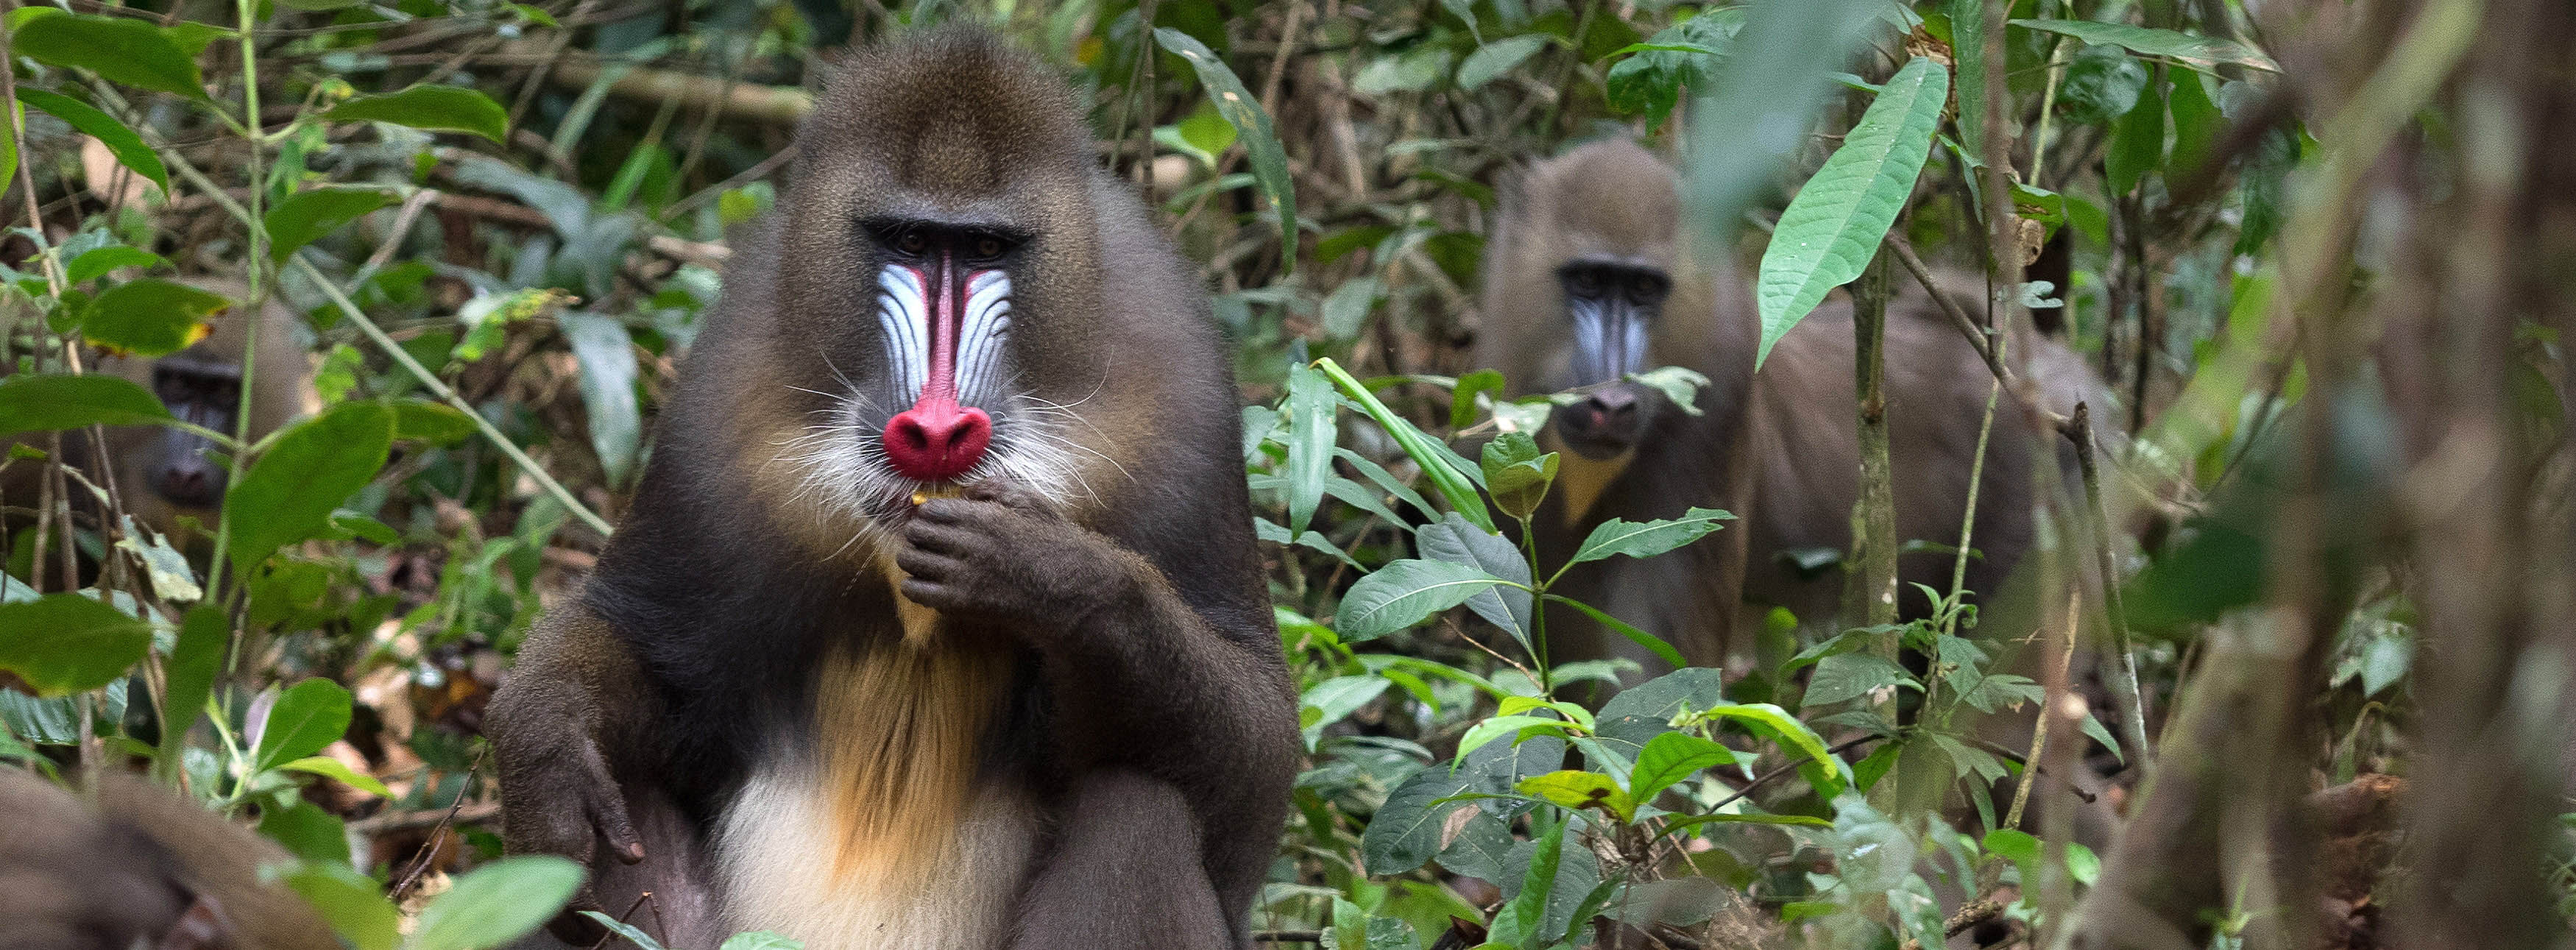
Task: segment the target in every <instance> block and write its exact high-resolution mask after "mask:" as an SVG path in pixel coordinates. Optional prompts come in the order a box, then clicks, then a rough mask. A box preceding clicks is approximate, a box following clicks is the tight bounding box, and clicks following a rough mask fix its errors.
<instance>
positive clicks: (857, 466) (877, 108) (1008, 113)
mask: <svg viewBox="0 0 2576 950" xmlns="http://www.w3.org/2000/svg"><path fill="white" fill-rule="evenodd" d="M1078 115H1080V112H1079V111H1078V110H1077V109H1076V108H1075V107H1074V105H1073V102H1072V99H1071V96H1070V94H1069V92H1068V91H1067V90H1066V89H1065V87H1064V84H1063V83H1062V82H1061V81H1060V80H1058V79H1057V78H1056V77H1054V76H1053V75H1050V74H1049V73H1048V72H1047V71H1046V70H1045V67H1043V66H1042V65H1040V64H1038V63H1035V62H1033V61H1031V60H1029V59H1028V58H1026V57H1023V56H1021V55H1019V54H1017V53H1015V52H1013V51H1011V50H1010V49H1009V48H1008V47H1007V46H1006V45H1004V44H1003V43H1002V41H1000V40H998V39H996V38H994V37H992V36H989V35H986V34H983V33H980V32H974V31H963V30H950V31H940V32H936V33H932V34H929V35H927V36H923V37H916V38H912V39H908V40H905V41H901V42H898V43H896V44H893V45H890V46H888V47H885V48H881V49H878V50H875V51H873V52H870V53H868V54H865V55H863V56H861V57H859V58H858V59H856V60H855V61H853V62H852V63H850V64H848V66H847V67H846V68H845V69H844V70H843V71H842V72H841V73H840V74H839V75H838V76H837V77H836V78H835V80H834V81H833V83H832V85H831V87H830V88H829V89H828V90H827V91H826V92H825V93H824V94H823V96H822V97H821V99H820V101H819V102H818V104H817V108H816V111H815V113H814V115H813V116H812V118H810V119H808V120H807V122H806V124H805V127H804V128H803V130H802V131H801V132H800V133H799V135H798V138H797V147H798V149H799V159H798V168H797V179H796V182H795V184H794V186H793V187H792V188H791V189H790V190H789V192H788V194H787V195H786V196H785V200H784V201H782V202H781V204H782V206H783V207H785V208H786V209H787V211H786V219H785V221H784V223H783V227H782V229H781V241H780V245H779V253H780V260H779V262H778V264H779V278H778V283H777V285H776V286H777V293H778V295H779V298H780V299H779V300H778V301H777V312H778V314H779V316H778V319H779V321H780V324H781V325H780V327H779V329H780V331H781V332H779V333H776V334H773V335H772V336H771V340H772V345H773V347H774V352H771V353H769V354H767V357H768V358H769V359H771V360H774V361H775V365H778V366H781V367H785V368H786V370H787V372H789V373H790V374H792V375H794V376H796V377H798V382H797V383H796V389H797V391H798V392H800V393H801V394H802V396H803V398H804V399H805V404H804V405H801V406H799V407H797V408H799V409H801V410H802V411H803V412H804V413H805V418H806V419H807V420H808V422H807V426H806V428H805V431H804V433H803V435H802V436H801V437H800V438H798V439H797V440H796V441H795V443H794V445H793V447H792V448H791V449H790V450H789V451H788V453H787V454H786V455H783V456H782V457H783V458H785V457H792V458H793V459H794V460H795V461H799V462H801V463H802V466H803V479H804V483H805V484H804V488H805V489H806V490H808V491H812V492H814V493H816V494H817V495H819V496H821V497H824V498H826V499H828V500H830V501H832V502H834V503H835V504H836V506H837V507H839V508H841V509H842V510H843V511H845V512H846V513H849V514H854V515H857V516H859V517H861V518H864V519H869V520H877V519H882V518H886V517H889V516H899V513H900V512H902V511H903V510H905V506H904V504H903V503H904V501H905V500H906V499H908V498H910V497H911V496H913V495H915V494H916V493H919V492H925V491H928V492H939V491H943V490H946V489H948V488H951V487H955V486H962V485H969V484H974V483H976V482H978V481H981V480H985V479H994V478H1000V479H1006V480H1008V481H1011V482H1014V483H1016V484H1017V485H1019V486H1020V487H1022V488H1024V489H1026V490H1028V491H1030V492H1033V493H1034V494H1036V495H1038V496H1040V497H1042V498H1046V499H1049V500H1050V501H1052V502H1055V503H1057V504H1059V505H1061V504H1063V503H1064V502H1065V501H1066V500H1067V499H1068V497H1069V496H1070V494H1071V493H1072V492H1073V491H1074V490H1077V489H1078V487H1079V486H1080V485H1081V484H1082V480H1081V477H1080V474H1079V471H1078V469H1079V465H1078V464H1076V463H1077V461H1078V459H1077V458H1076V457H1075V456H1076V454H1077V453H1079V452H1081V451H1082V450H1083V448H1084V446H1083V444H1082V440H1081V439H1082V436H1083V435H1085V434H1088V430H1087V429H1086V428H1085V427H1084V426H1083V424H1082V422H1081V420H1080V418H1079V417H1078V416H1077V415H1076V414H1075V411H1074V410H1073V409H1072V408H1071V407H1072V406H1074V405H1077V404H1079V403H1081V402H1082V401H1083V400H1084V399H1085V398H1086V397H1087V396H1088V395H1089V394H1090V393H1091V392H1093V391H1096V390H1097V389H1098V388H1099V386H1100V383H1101V379H1102V376H1103V373H1104V371H1105V370H1104V367H1103V361H1102V360H1101V359H1100V358H1099V357H1098V356H1097V355H1096V354H1097V353H1098V351H1099V348H1098V347H1096V346H1087V345H1086V341H1087V340H1088V339H1089V338H1091V337H1092V336H1094V335H1095V334H1096V332H1097V330H1098V328H1099V327H1100V325H1101V320H1102V316H1101V312H1102V301H1101V300H1100V291H1099V278H1098V276H1097V269H1098V263H1097V259H1098V257H1099V253H1100V252H1099V246H1098V245H1099V236H1098V226H1097V209H1096V208H1095V206H1094V193H1093V190H1092V189H1093V187H1094V184H1093V179H1094V178H1095V177H1096V175H1097V172H1096V169H1095V160H1094V158H1093V156H1092V153H1091V149H1090V141H1091V139H1090V135H1089V133H1088V132H1087V131H1086V130H1085V129H1084V128H1083V126H1082V125H1080V124H1079V123H1078V122H1077V121H1076V119H1075V117H1076V116H1078Z"/></svg>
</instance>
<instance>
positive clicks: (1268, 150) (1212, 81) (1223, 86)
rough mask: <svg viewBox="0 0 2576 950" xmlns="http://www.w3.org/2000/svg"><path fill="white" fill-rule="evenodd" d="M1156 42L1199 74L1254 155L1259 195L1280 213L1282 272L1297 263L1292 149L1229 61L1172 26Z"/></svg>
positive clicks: (1246, 149) (1159, 30)
mask: <svg viewBox="0 0 2576 950" xmlns="http://www.w3.org/2000/svg"><path fill="white" fill-rule="evenodd" d="M1154 42H1156V43H1159V44H1161V45H1162V47H1163V48H1164V49H1167V50H1170V51H1172V54H1173V55H1175V56H1179V57H1180V58H1182V59H1185V60H1189V62H1190V68H1192V69H1195V70H1197V71H1198V74H1199V85H1201V86H1205V87H1207V94H1208V100H1209V101H1210V102H1213V103H1215V104H1216V111H1218V112H1219V113H1222V114H1224V116H1225V120H1226V121H1228V122H1231V123H1234V129H1235V131H1236V132H1237V133H1240V134H1241V136H1242V138H1241V141H1242V142H1243V148H1244V152H1245V153H1246V154H1249V155H1250V156H1252V177H1253V178H1254V180H1256V181H1258V182H1260V183H1261V194H1262V196H1263V197H1266V198H1269V199H1270V206H1271V207H1272V208H1273V209H1275V210H1277V211H1278V212H1279V240H1280V242H1281V245H1282V247H1283V248H1285V251H1284V252H1283V253H1282V254H1281V255H1280V258H1279V259H1280V266H1281V267H1282V268H1290V267H1293V266H1294V265H1293V262H1294V261H1295V260H1296V258H1297V182H1296V180H1295V179H1294V178H1291V177H1290V176H1289V173H1288V150H1287V149H1286V148H1284V147H1282V146H1281V145H1280V144H1279V133H1278V132H1277V131H1276V130H1274V129H1273V128H1271V125H1270V113H1269V112H1268V111H1265V110H1263V109H1262V108H1261V100H1259V99H1256V98H1253V95H1252V92H1251V90H1248V89H1245V88H1243V80H1240V79H1237V78H1235V75H1234V70H1233V69H1230V68H1228V67H1227V66H1226V65H1225V60H1223V59H1220V58H1218V57H1217V55H1216V53H1215V52H1214V51H1212V50H1209V49H1208V48H1207V45H1206V44H1204V43H1201V42H1199V41H1198V40H1197V39H1196V38H1194V37H1192V36H1190V35H1189V34H1187V33H1183V32H1181V31H1179V30H1175V29H1172V28H1170V27H1158V28H1156V29H1155V30H1154Z"/></svg>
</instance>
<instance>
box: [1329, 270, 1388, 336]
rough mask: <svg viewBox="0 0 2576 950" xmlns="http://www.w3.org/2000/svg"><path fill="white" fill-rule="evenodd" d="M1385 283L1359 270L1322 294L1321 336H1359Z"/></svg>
mask: <svg viewBox="0 0 2576 950" xmlns="http://www.w3.org/2000/svg"><path fill="white" fill-rule="evenodd" d="M1385 286H1386V285H1385V284H1383V283H1380V282H1379V281H1378V279H1377V278H1376V277H1374V276H1371V275H1368V274H1362V275H1360V276H1357V277H1353V278H1351V279H1349V280H1346V281H1343V282H1342V285H1341V286H1339V287H1335V288H1333V292H1332V293H1331V294H1328V295H1326V296H1325V297H1324V304H1323V307H1322V313H1321V318H1322V322H1323V325H1324V337H1325V338H1326V339H1331V340H1348V339H1351V338H1353V337H1356V336H1359V335H1360V330H1361V329H1362V328H1363V327H1364V326H1366V325H1367V323H1368V315H1369V311H1370V310H1371V309H1373V308H1375V307H1376V306H1377V301H1378V296H1379V294H1380V293H1381V292H1382V291H1383V289H1384V288H1385Z"/></svg>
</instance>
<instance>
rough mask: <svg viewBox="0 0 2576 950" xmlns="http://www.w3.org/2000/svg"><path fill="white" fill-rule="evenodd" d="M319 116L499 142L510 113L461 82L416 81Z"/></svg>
mask: <svg viewBox="0 0 2576 950" xmlns="http://www.w3.org/2000/svg"><path fill="white" fill-rule="evenodd" d="M322 117H323V118H325V119H328V120H331V121H333V122H352V121H360V120H364V121H371V122H391V123H393V124H395V125H404V126H410V127H412V128H415V129H420V130H423V131H428V132H465V133H469V134H472V135H480V136H482V137H484V138H487V139H490V140H492V141H494V142H501V141H504V140H506V139H508V138H509V135H510V114H509V112H508V111H506V110H504V109H502V108H501V104H500V103H497V102H494V101H492V97H490V96H487V95H484V94H483V93H481V92H479V91H476V90H473V89H468V88H465V87H463V86H441V85H429V84H423V85H417V86H413V87H411V88H409V89H405V90H402V91H401V92H396V93H390V94H387V95H381V96H359V97H357V98H355V99H351V100H349V101H347V102H343V103H340V104H339V105H336V106H332V107H331V111H329V112H325V113H322Z"/></svg>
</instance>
